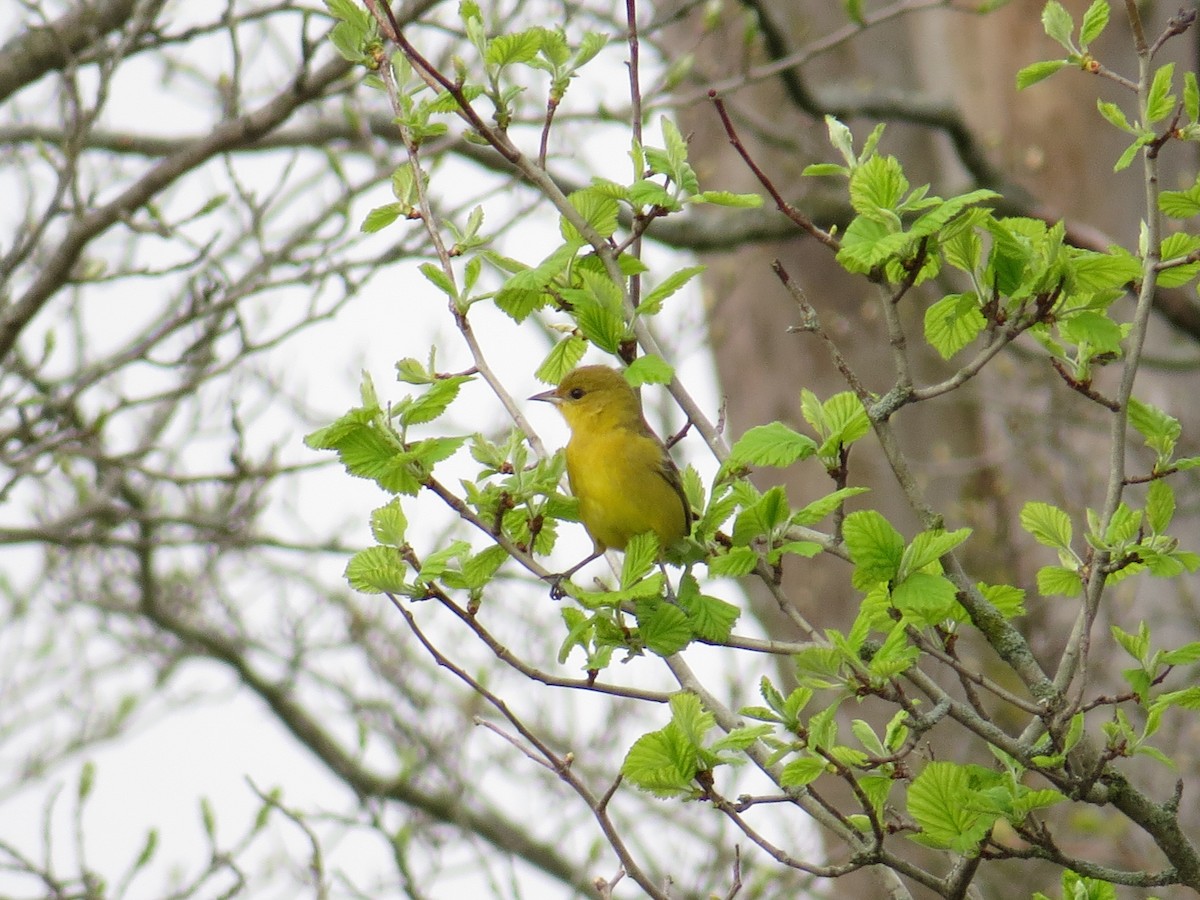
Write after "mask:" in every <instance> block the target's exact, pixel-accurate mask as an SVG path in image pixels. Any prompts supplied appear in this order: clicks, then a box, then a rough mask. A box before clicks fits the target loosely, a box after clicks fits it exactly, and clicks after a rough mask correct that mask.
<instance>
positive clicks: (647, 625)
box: [636, 600, 694, 656]
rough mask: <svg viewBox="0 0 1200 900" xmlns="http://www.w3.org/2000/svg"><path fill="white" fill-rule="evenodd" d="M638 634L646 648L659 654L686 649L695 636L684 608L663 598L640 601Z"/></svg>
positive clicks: (669, 654) (673, 652)
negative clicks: (664, 600) (665, 601)
mask: <svg viewBox="0 0 1200 900" xmlns="http://www.w3.org/2000/svg"><path fill="white" fill-rule="evenodd" d="M636 615H637V623H638V634H639V635H640V637H641V639H642V641H643V642H644V643H645V645H646V648H647V649H648V650H650V651H651V652H653V653H657V654H658V655H659V656H671V655H672V654H675V653H678V652H679V651H680V650H682V649H684V648H685V647H686V646H687V645H688V644H689V643H691V641H692V637H693V636H694V635H693V633H692V627H691V625H690V624H689V623H688V617H687V615H686V614H685V613H684V611H683V610H682V609H680V608H679V607H678V606H674V605H672V604H670V603H663V602H662V601H661V600H650V601H646V602H643V603H638V604H637V607H636Z"/></svg>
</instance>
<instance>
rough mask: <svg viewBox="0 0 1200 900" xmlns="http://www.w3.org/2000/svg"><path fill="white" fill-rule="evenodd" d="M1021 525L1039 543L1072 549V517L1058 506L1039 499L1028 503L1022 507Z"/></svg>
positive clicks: (1059, 548) (1062, 548) (1056, 547)
mask: <svg viewBox="0 0 1200 900" xmlns="http://www.w3.org/2000/svg"><path fill="white" fill-rule="evenodd" d="M1021 527H1022V528H1024V529H1025V530H1026V531H1028V532H1029V533H1030V534H1031V535H1033V538H1034V540H1036V541H1037V542H1038V543H1039V544H1043V545H1045V546H1047V547H1053V548H1055V549H1056V550H1067V551H1070V549H1071V537H1072V534H1073V532H1072V529H1071V519H1070V518H1069V517H1068V516H1067V514H1066V513H1065V512H1063V511H1062V510H1061V509H1059V508H1058V507H1056V506H1051V505H1050V504H1049V503H1040V502H1038V501H1030V502H1028V503H1026V504H1025V506H1024V507H1023V508H1022V509H1021Z"/></svg>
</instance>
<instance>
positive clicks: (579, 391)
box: [570, 388, 587, 400]
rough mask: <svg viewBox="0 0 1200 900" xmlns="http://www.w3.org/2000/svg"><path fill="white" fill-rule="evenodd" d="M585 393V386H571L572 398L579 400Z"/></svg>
mask: <svg viewBox="0 0 1200 900" xmlns="http://www.w3.org/2000/svg"><path fill="white" fill-rule="evenodd" d="M585 393H587V392H586V391H585V390H584V389H583V388H571V393H570V397H571V399H572V400H578V399H579V398H580V397H582V396H583V395H584V394H585Z"/></svg>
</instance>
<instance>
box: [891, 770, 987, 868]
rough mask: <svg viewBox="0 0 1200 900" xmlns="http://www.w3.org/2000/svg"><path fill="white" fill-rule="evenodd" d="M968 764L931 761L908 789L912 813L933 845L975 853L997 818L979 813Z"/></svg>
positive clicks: (968, 853)
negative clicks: (966, 765)
mask: <svg viewBox="0 0 1200 900" xmlns="http://www.w3.org/2000/svg"><path fill="white" fill-rule="evenodd" d="M974 793H975V792H974V791H972V789H971V783H970V776H969V775H968V772H967V769H966V768H965V767H964V766H960V765H958V764H956V763H951V762H931V763H929V765H927V766H926V767H925V769H924V770H923V771H922V772H921V774H920V775H918V776H917V777H916V778H915V779H913V783H912V784H911V785H910V786H909V789H908V812H909V815H911V816H912V817H913V820H914V821H916V823H917V825H919V826H920V828H921V835H922V837H923V838H925V839H926V841H928V842H929V843H930V844H931V845H932V846H935V847H942V848H944V849H947V850H953V851H955V852H957V853H960V854H963V855H964V856H975V855H977V854H978V852H979V846H980V843H981V842H982V841H983V839H984V838H985V837H986V836H987V833H988V831H989V830H990V829H991V827H992V825H993V823H994V822H995V819H996V817H995V816H994V815H986V814H983V813H980V812H978V811H977V810H978V804H976V803H974V802H972V801H973V799H974V797H973V795H974Z"/></svg>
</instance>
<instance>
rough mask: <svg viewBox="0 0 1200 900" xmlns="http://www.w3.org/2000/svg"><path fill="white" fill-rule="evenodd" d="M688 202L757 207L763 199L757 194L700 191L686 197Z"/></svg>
mask: <svg viewBox="0 0 1200 900" xmlns="http://www.w3.org/2000/svg"><path fill="white" fill-rule="evenodd" d="M688 202H689V203H711V204H712V205H713V206H727V207H731V208H733V209H758V208H759V207H760V206H762V205H763V199H762V197H760V196H759V195H758V194H735V193H733V192H732V191H701V192H700V193H699V194H696V195H694V196H692V197H689V198H688Z"/></svg>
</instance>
